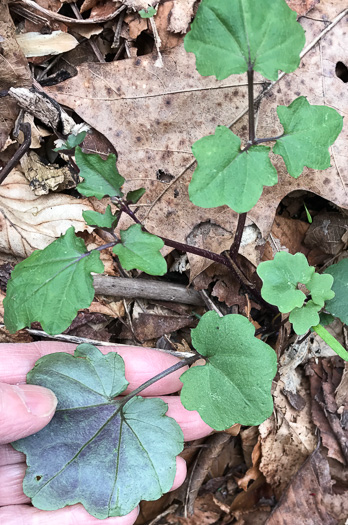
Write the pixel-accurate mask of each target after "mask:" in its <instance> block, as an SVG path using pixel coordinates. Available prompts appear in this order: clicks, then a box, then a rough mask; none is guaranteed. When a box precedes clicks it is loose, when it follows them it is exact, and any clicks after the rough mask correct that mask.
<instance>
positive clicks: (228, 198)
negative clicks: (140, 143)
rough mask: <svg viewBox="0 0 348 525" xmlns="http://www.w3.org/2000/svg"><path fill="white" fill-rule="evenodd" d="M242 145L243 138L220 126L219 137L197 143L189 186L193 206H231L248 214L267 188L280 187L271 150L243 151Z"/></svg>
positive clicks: (255, 149) (264, 147) (212, 136)
mask: <svg viewBox="0 0 348 525" xmlns="http://www.w3.org/2000/svg"><path fill="white" fill-rule="evenodd" d="M240 146H241V141H240V138H239V137H237V135H235V134H234V133H232V131H231V130H229V129H228V128H226V127H225V126H218V127H217V128H216V130H215V135H209V136H208V137H203V138H201V139H199V140H198V141H197V142H195V143H194V144H193V146H192V152H193V154H194V156H195V157H196V159H197V168H196V170H195V172H194V174H193V176H192V180H191V182H190V185H189V196H190V201H191V202H192V203H193V204H195V205H196V206H200V207H201V208H215V207H217V206H223V205H224V204H227V206H229V207H230V208H232V210H234V211H236V212H237V213H244V212H247V211H249V210H251V208H252V207H253V206H254V205H255V204H256V203H257V201H258V200H259V198H260V196H261V194H262V190H263V187H264V186H273V185H274V184H276V182H277V180H278V175H277V171H276V169H275V167H274V166H273V165H272V163H271V161H270V159H269V156H268V154H269V151H270V148H268V147H267V146H253V147H251V148H250V149H249V150H248V151H245V152H242V151H241V148H240Z"/></svg>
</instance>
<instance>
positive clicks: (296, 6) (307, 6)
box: [286, 0, 320, 16]
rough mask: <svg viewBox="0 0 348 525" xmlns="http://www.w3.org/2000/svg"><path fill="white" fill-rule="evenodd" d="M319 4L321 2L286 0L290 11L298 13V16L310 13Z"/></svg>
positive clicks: (315, 0) (317, 0)
mask: <svg viewBox="0 0 348 525" xmlns="http://www.w3.org/2000/svg"><path fill="white" fill-rule="evenodd" d="M319 2H320V0H286V3H287V4H288V6H289V7H290V9H293V10H294V11H296V13H297V15H298V16H303V15H305V14H306V13H308V11H310V10H311V9H313V7H314V6H316V5H317V4H319Z"/></svg>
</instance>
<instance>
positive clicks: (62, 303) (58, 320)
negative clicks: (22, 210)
mask: <svg viewBox="0 0 348 525" xmlns="http://www.w3.org/2000/svg"><path fill="white" fill-rule="evenodd" d="M103 271H104V265H103V263H102V262H101V260H100V254H99V252H96V251H92V252H88V251H87V250H86V246H85V243H84V242H83V240H82V239H79V238H78V237H76V235H75V231H74V228H73V227H71V228H69V229H68V230H67V232H66V233H65V234H64V235H63V236H62V237H60V238H59V239H57V240H56V241H54V242H53V243H52V244H50V245H49V246H47V248H45V249H44V250H37V251H35V252H34V253H32V255H30V257H28V258H27V259H25V260H24V261H22V262H21V263H19V264H17V265H16V266H15V268H14V270H13V272H12V274H11V279H10V280H9V282H8V285H7V294H6V298H5V299H4V307H5V315H4V322H5V325H6V327H7V329H8V330H9V331H10V332H11V333H14V332H16V331H17V330H20V329H21V328H24V327H26V326H30V324H31V323H32V322H34V321H38V322H40V323H41V325H42V328H43V329H44V330H45V332H47V333H49V334H52V335H54V334H60V333H62V332H63V331H64V330H65V329H66V328H68V326H69V325H70V324H71V322H72V321H73V319H75V317H76V315H77V311H78V310H79V309H80V308H88V307H89V306H90V304H91V302H92V300H93V297H94V288H93V277H92V275H91V272H94V273H102V272H103Z"/></svg>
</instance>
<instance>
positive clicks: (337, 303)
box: [324, 259, 348, 324]
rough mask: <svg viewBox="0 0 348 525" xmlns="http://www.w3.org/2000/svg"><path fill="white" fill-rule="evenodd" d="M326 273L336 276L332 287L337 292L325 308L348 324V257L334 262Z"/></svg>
mask: <svg viewBox="0 0 348 525" xmlns="http://www.w3.org/2000/svg"><path fill="white" fill-rule="evenodd" d="M324 273H325V274H327V275H332V277H333V278H334V282H333V285H332V289H333V291H334V292H335V297H334V298H333V299H331V301H328V302H327V303H326V304H325V310H327V311H328V312H330V313H331V314H332V315H334V316H335V317H339V319H341V321H342V323H345V324H348V259H342V261H340V262H339V263H337V264H332V265H331V266H329V267H328V268H327V269H326V270H325V272H324Z"/></svg>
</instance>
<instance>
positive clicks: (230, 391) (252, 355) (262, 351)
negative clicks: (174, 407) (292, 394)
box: [180, 312, 277, 430]
mask: <svg viewBox="0 0 348 525" xmlns="http://www.w3.org/2000/svg"><path fill="white" fill-rule="evenodd" d="M254 333H255V328H254V326H253V325H252V324H251V323H250V322H249V321H248V319H246V318H245V317H243V316H242V315H234V314H233V315H226V316H225V317H222V318H221V317H219V315H218V314H217V313H216V312H207V313H206V314H204V315H203V317H202V318H201V320H200V321H199V323H198V326H197V328H195V329H194V330H192V331H191V334H192V344H193V346H194V347H195V348H196V350H197V351H198V352H199V353H200V354H201V355H202V356H203V357H204V359H205V360H206V364H205V365H203V366H193V367H191V368H190V369H189V370H187V371H186V372H184V373H183V374H182V375H181V377H180V381H182V382H183V387H182V389H181V395H180V399H181V402H182V404H183V405H184V407H185V408H187V409H188V410H197V411H198V412H199V415H200V416H201V418H202V419H203V421H205V422H206V423H207V424H208V425H210V426H211V427H212V428H214V429H215V430H224V429H226V428H229V427H231V426H232V425H233V424H235V423H240V424H241V425H259V424H260V423H262V422H263V421H265V419H267V418H268V417H269V416H270V415H271V414H272V410H273V401H272V396H271V385H272V379H273V378H274V376H275V374H276V371H277V357H276V354H275V352H274V350H273V349H272V348H271V347H270V346H269V345H267V344H266V343H264V342H263V341H260V340H259V339H257V338H256V337H254Z"/></svg>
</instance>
